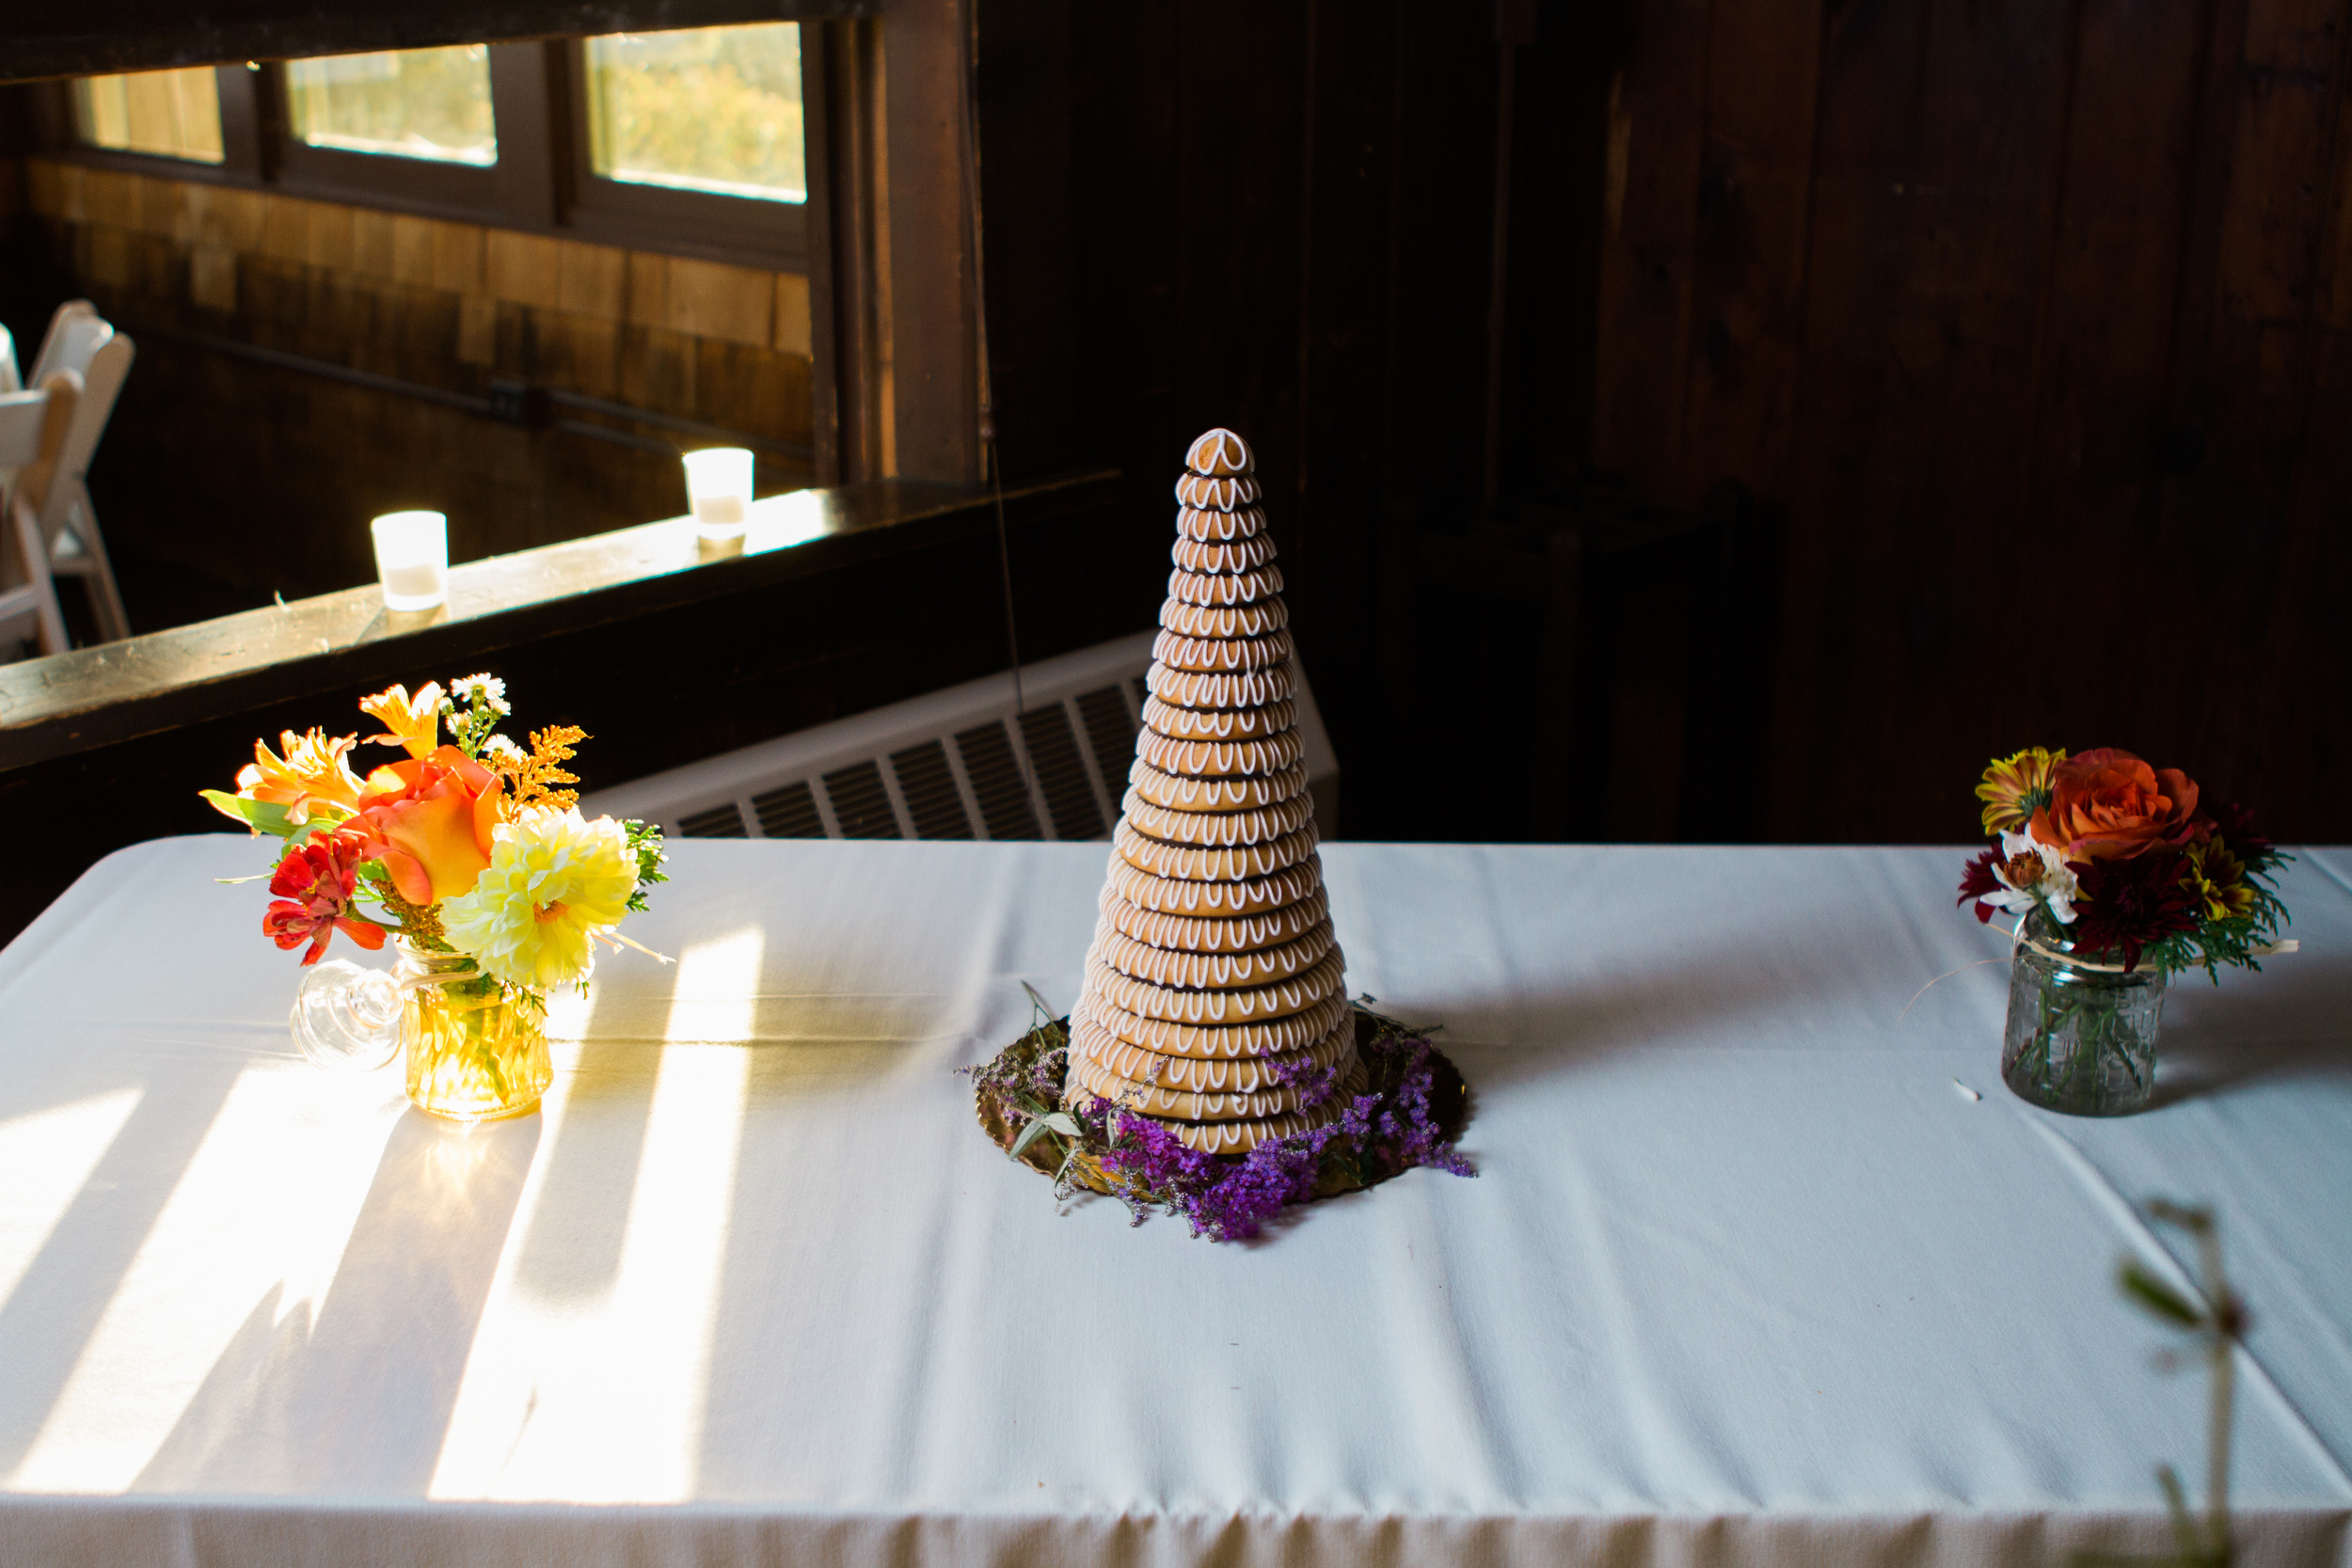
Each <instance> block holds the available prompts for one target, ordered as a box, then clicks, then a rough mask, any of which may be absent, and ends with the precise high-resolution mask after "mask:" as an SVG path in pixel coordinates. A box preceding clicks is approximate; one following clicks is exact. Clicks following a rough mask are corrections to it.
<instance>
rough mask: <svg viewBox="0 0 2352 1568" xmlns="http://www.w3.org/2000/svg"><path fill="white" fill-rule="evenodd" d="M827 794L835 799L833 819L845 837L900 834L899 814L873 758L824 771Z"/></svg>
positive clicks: (886, 836) (891, 836) (880, 769)
mask: <svg viewBox="0 0 2352 1568" xmlns="http://www.w3.org/2000/svg"><path fill="white" fill-rule="evenodd" d="M825 798H826V799H827V800H831V801H832V802H833V816H834V821H836V822H838V823H840V824H841V836H842V837H843V838H899V837H903V836H904V835H903V834H901V833H900V832H898V813H897V812H894V811H892V810H891V809H890V792H889V791H888V790H886V789H884V788H883V787H882V768H881V767H880V766H879V765H877V764H875V763H871V762H860V763H853V764H851V765H850V767H848V768H840V769H838V770H836V771H834V772H831V773H828V774H826V775H825Z"/></svg>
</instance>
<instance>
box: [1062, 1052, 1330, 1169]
mask: <svg viewBox="0 0 2352 1568" xmlns="http://www.w3.org/2000/svg"><path fill="white" fill-rule="evenodd" d="M1363 1092H1364V1064H1363V1063H1362V1062H1360V1061H1359V1062H1357V1063H1355V1064H1353V1065H1352V1066H1350V1067H1349V1068H1348V1069H1347V1076H1346V1077H1344V1078H1343V1079H1341V1080H1340V1087H1339V1092H1338V1093H1336V1094H1334V1095H1332V1096H1331V1098H1330V1099H1328V1100H1327V1101H1324V1102H1323V1103H1322V1104H1320V1105H1318V1106H1316V1107H1314V1108H1313V1109H1312V1110H1310V1111H1292V1112H1286V1113H1284V1114H1283V1115H1281V1116H1279V1117H1250V1118H1247V1119H1244V1120H1240V1121H1192V1120H1185V1119H1179V1118H1176V1117H1152V1120H1154V1121H1157V1122H1159V1123H1160V1124H1161V1125H1162V1126H1164V1127H1166V1128H1167V1129H1168V1131H1169V1132H1173V1133H1174V1134H1175V1135H1176V1139H1177V1141H1178V1142H1180V1143H1182V1144H1183V1145H1184V1147H1185V1148H1191V1149H1197V1150H1199V1151H1200V1152H1201V1153H1203V1154H1247V1153H1248V1152H1249V1151H1250V1150H1251V1149H1253V1148H1257V1147H1258V1145H1259V1144H1261V1143H1263V1142H1266V1141H1268V1140H1271V1139H1275V1138H1288V1137H1293V1136H1295V1135H1296V1134H1298V1133H1300V1132H1313V1131H1314V1130H1315V1129H1316V1128H1318V1127H1321V1126H1323V1125H1324V1124H1326V1123H1327V1122H1333V1121H1337V1120H1339V1118H1340V1117H1341V1116H1342V1115H1343V1113H1344V1112H1345V1111H1346V1109H1347V1107H1348V1105H1349V1103H1350V1102H1351V1101H1353V1100H1354V1099H1355V1098H1356V1096H1358V1095H1359V1094H1361V1093H1363ZM1062 1103H1063V1104H1065V1105H1070V1106H1083V1105H1085V1104H1088V1103H1094V1104H1102V1105H1107V1104H1109V1103H1110V1101H1106V1100H1104V1098H1103V1097H1102V1096H1101V1095H1098V1094H1095V1093H1093V1092H1092V1091H1091V1090H1089V1089H1088V1088H1086V1087H1085V1086H1084V1085H1079V1084H1076V1083H1073V1084H1071V1085H1069V1087H1068V1088H1067V1089H1065V1090H1064V1091H1063V1094H1062ZM1126 1114H1127V1115H1130V1116H1150V1114H1151V1113H1149V1112H1146V1111H1130V1112H1128V1113H1126Z"/></svg>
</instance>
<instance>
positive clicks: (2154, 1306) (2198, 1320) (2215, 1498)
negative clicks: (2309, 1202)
mask: <svg viewBox="0 0 2352 1568" xmlns="http://www.w3.org/2000/svg"><path fill="white" fill-rule="evenodd" d="M2148 1217H2149V1218H2150V1219H2153V1220H2154V1221H2155V1222H2156V1223H2158V1224H2159V1225H2169V1226H2173V1227H2177V1228H2179V1229H2182V1230H2185V1231H2186V1232H2187V1233H2188V1234H2189V1235H2190V1236H2192V1237H2194V1238H2196V1242H2197V1266H2198V1273H2199V1275H2201V1277H2200V1279H2199V1282H2198V1289H2199V1293H2200V1294H2201V1296H2202V1297H2203V1300H2202V1301H2201V1302H2195V1301H2191V1300H2189V1299H2188V1298H2187V1297H2185V1296H2184V1295H2182V1294H2181V1293H2180V1292H2179V1291H2175V1290H2174V1289H2173V1288H2172V1287H2171V1286H2169V1285H2168V1284H2166V1283H2165V1282H2164V1281H2163V1280H2161V1279H2158V1278H2157V1277H2156V1276H2155V1275H2153V1274H2151V1273H2150V1272H2149V1271H2148V1270H2147V1268H2146V1267H2145V1266H2144V1265H2142V1264H2141V1263H2140V1262H2139V1261H2138V1260H2137V1259H2132V1258H2126V1259H2123V1262H2122V1267H2121V1269H2120V1270H2119V1272H2118V1278H2119V1282H2120V1283H2121V1284H2122V1287H2123V1293H2124V1294H2125V1295H2126V1296H2129V1297H2130V1298H2131V1299H2132V1300H2133V1301H2135V1302H2137V1303H2138V1304H2139V1305H2140V1306H2141V1307H2144V1308H2146V1309H2147V1310H2148V1311H2149V1312H2150V1313H2151V1314H2153V1316H2155V1317H2156V1318H2158V1319H2160V1320H2162V1321H2163V1322H2164V1323H2166V1324H2167V1325H2168V1326H2169V1327H2172V1328H2176V1329H2179V1330H2180V1331H2181V1332H2183V1333H2185V1334H2187V1335H2189V1336H2191V1337H2192V1338H2195V1339H2197V1340H2199V1341H2200V1342H2201V1343H2202V1345H2203V1347H2204V1353H2205V1363H2206V1366H2207V1368H2208V1369H2209V1370H2210V1372H2211V1374H2212V1378H2213V1403H2212V1408H2211V1411H2210V1414H2209V1415H2208V1417H2207V1425H2206V1432H2205V1520H2204V1524H2203V1527H2202V1528H2200V1527H2199V1525H2198V1521H2197V1517H2196V1515H2194V1514H2193V1513H2190V1512H2189V1508H2188V1499H2187V1497H2185V1495H2184V1494H2183V1492H2182V1490H2181V1478H2180V1477H2179V1476H2178V1475H2177V1474H2175V1473H2174V1471H2173V1469H2172V1466H2171V1465H2157V1466H2156V1484H2157V1485H2158V1486H2161V1487H2162V1488H2164V1501H2165V1506H2166V1507H2167V1508H2169V1510H2171V1513H2172V1540H2173V1549H2172V1551H2170V1552H2169V1553H2168V1554H2166V1555H2165V1556H2162V1557H2134V1556H2127V1555H2123V1554H2120V1553H2114V1552H2081V1553H2076V1554H2075V1555H2074V1557H2073V1558H2071V1559H2070V1561H2071V1562H2072V1563H2073V1564H2074V1568H2123V1565H2124V1564H2132V1565H2134V1568H2158V1565H2170V1568H2229V1562H2230V1408H2231V1401H2232V1399H2233V1393H2234V1386H2235V1381H2234V1380H2235V1374H2236V1354H2237V1346H2238V1342H2239V1341H2240V1340H2241V1339H2242V1338H2244V1337H2245V1334H2246V1325H2247V1316H2246V1308H2245V1306H2244V1304H2243V1303H2241V1302H2240V1301H2239V1300H2238V1298H2237V1295H2236V1293H2235V1292H2234V1291H2232V1290H2231V1289H2230V1281H2229V1278H2228V1276H2226V1275H2224V1274H2223V1273H2222V1272H2221V1235H2220V1232H2219V1231H2218V1230H2217V1228H2216V1227H2215V1225H2214V1218H2213V1211H2212V1210H2210V1209H2185V1208H2182V1207H2181V1206H2180V1205H2178V1204H2173V1203H2167V1202H2164V1201H2162V1200H2161V1199H2159V1200H2157V1201H2155V1202H2153V1203H2151V1204H2149V1205H2148ZM2158 1359H2159V1363H2160V1364H2161V1365H2163V1366H2164V1367H2166V1368H2167V1369H2168V1370H2169V1369H2170V1368H2172V1367H2175V1366H2178V1365H2179V1364H2180V1363H2181V1359H2182V1358H2181V1357H2180V1356H2178V1355H2177V1354H2175V1353H2173V1352H2171V1351H2165V1352H2162V1353H2160V1354H2159V1358H2158Z"/></svg>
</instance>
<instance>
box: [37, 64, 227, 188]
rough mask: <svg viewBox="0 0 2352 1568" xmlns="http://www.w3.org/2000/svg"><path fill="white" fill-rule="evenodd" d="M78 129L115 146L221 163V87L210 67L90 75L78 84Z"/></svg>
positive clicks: (85, 137)
mask: <svg viewBox="0 0 2352 1568" xmlns="http://www.w3.org/2000/svg"><path fill="white" fill-rule="evenodd" d="M73 131H74V135H75V136H76V138H77V139H79V140H80V141H81V142H82V143H83V144H84V145H86V146H89V147H96V148H102V149H103V150H107V151H110V152H143V153H146V154H147V155H149V156H150V157H155V158H179V159H182V160H183V161H185V162H188V163H195V164H217V163H219V162H220V161H221V137H220V93H219V90H218V88H217V87H215V85H214V81H213V71H212V70H211V68H210V67H199V68H197V69H194V70H189V71H140V72H138V73H137V74H136V75H132V76H86V77H84V78H83V79H82V80H80V81H78V82H76V83H74V84H73Z"/></svg>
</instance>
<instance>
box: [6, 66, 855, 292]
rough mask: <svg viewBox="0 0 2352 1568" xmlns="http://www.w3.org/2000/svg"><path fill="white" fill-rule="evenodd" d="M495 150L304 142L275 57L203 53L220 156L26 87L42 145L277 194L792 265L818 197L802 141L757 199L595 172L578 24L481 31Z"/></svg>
mask: <svg viewBox="0 0 2352 1568" xmlns="http://www.w3.org/2000/svg"><path fill="white" fill-rule="evenodd" d="M828 25H830V24H826V23H823V22H802V23H801V24H800V26H801V28H802V50H803V62H804V63H803V71H802V89H801V102H802V114H803V124H804V125H805V124H806V123H807V122H808V117H809V116H811V115H812V114H814V113H815V112H817V111H816V109H815V108H814V107H813V105H814V104H815V103H816V102H817V93H816V91H815V90H814V87H813V84H812V83H811V82H810V79H809V73H808V68H807V65H806V64H805V61H806V60H807V58H808V56H809V55H811V54H814V53H818V52H820V51H821V50H822V48H823V34H822V29H824V28H825V27H826V26H828ZM489 56H490V101H491V114H492V116H493V119H494V122H495V124H496V126H497V131H498V161H497V162H496V163H495V164H492V165H490V166H488V167H481V166H469V165H465V164H454V163H449V164H444V163H437V162H434V161H432V160H430V159H423V158H404V157H401V156H399V155H397V154H393V153H374V152H350V151H344V150H338V149H332V148H323V147H311V146H310V145H308V144H307V143H305V142H303V141H301V140H300V139H299V138H297V137H296V136H295V135H294V130H293V125H292V121H291V117H290V115H289V112H288V110H289V104H288V95H287V89H286V76H285V69H284V62H283V61H279V60H268V61H261V62H253V63H248V64H246V65H242V66H235V65H229V66H215V68H214V82H215V88H216V89H217V96H218V98H219V100H220V121H221V123H220V133H221V153H222V158H221V162H219V163H217V164H205V163H198V162H195V161H192V160H188V159H183V158H172V157H167V156H164V155H162V154H159V153H149V152H125V151H119V150H115V149H111V148H103V147H93V146H91V145H89V144H88V143H87V142H85V141H83V140H82V139H81V137H80V135H79V133H78V130H77V127H76V125H75V121H74V115H73V96H72V95H73V84H72V80H71V79H67V80H60V81H56V82H53V83H51V84H48V87H49V88H50V90H48V91H45V92H43V93H41V94H40V95H39V102H38V103H37V118H38V121H39V124H38V127H37V131H38V140H39V142H40V146H41V150H43V151H44V152H45V153H46V154H47V155H49V156H52V157H56V158H58V159H61V160H64V161H67V162H71V163H77V164H84V165H87V166H90V167H93V168H107V169H118V170H122V171H125V172H130V173H138V174H146V175H151V176H155V177H158V178H162V179H169V180H184V181H189V182H198V183H206V184H225V185H242V186H246V187H248V188H253V189H259V190H263V191H269V192H272V193H275V194H277V195H281V196H288V197H295V198H304V199H308V200H313V201H331V202H336V203H340V204H342V205H345V206H353V207H368V208H375V209H380V210H384V211H389V212H396V213H405V214H415V215H418V216H422V217H434V218H442V219H447V220H453V221H460V222H468V223H479V224H482V225H485V227H489V228H494V229H505V230H517V231H520V232H524V233H532V234H542V235H551V236H560V237H563V238H567V239H577V240H581V241H585V242H587V243H590V244H595V245H612V246H614V247H617V248H621V249H628V250H639V251H646V252H651V253H655V254H660V255H670V256H684V257H689V258H691V259H694V260H698V261H723V262H726V263H728V264H730V265H734V266H745V267H753V268H757V269H760V270H764V271H771V272H788V273H795V274H801V275H806V274H807V273H808V272H809V270H810V264H811V254H810V253H811V245H810V243H809V235H810V233H811V231H812V222H811V218H810V213H811V211H812V209H814V208H816V207H817V206H818V204H819V203H820V202H822V201H824V200H826V199H827V198H828V197H827V191H826V182H825V178H824V170H823V167H822V165H821V160H820V159H819V158H818V156H817V155H816V153H815V151H814V150H810V149H808V148H807V144H806V143H805V142H804V144H803V146H804V154H803V155H804V158H805V163H804V167H805V169H806V171H807V186H808V197H807V199H806V200H805V201H802V202H797V203H796V202H783V201H763V200H760V199H757V198H750V197H730V196H720V195H717V194H714V193H710V192H705V191H682V190H675V189H671V188H668V187H664V186H658V185H638V184H633V183H630V182H625V181H618V180H608V179H606V178H604V177H602V176H600V175H598V174H596V172H595V169H594V167H593V158H594V151H593V149H592V148H591V147H590V145H589V138H588V98H587V76H586V71H587V38H586V36H584V35H577V36H572V37H566V38H561V39H546V40H531V41H528V42H522V43H493V44H490V45H489Z"/></svg>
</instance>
